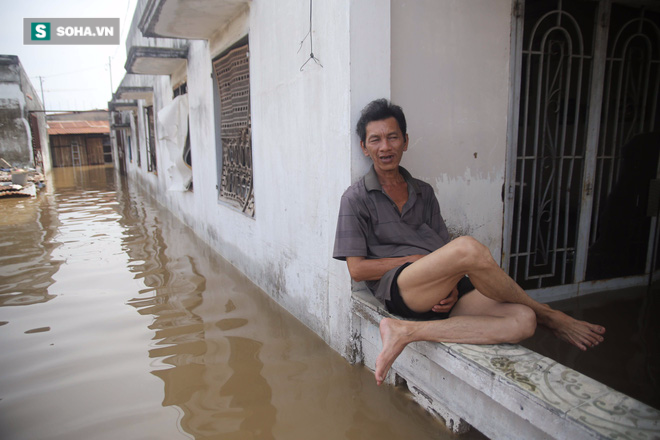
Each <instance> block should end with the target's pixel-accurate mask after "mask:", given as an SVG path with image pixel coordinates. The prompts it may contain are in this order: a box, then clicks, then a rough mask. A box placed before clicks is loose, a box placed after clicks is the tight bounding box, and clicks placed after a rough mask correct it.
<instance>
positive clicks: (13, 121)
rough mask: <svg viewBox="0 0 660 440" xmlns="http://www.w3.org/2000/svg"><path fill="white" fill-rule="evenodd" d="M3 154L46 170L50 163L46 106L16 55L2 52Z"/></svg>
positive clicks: (0, 149)
mask: <svg viewBox="0 0 660 440" xmlns="http://www.w3.org/2000/svg"><path fill="white" fill-rule="evenodd" d="M0 157H2V158H3V159H4V160H5V161H6V162H7V163H9V164H11V165H12V166H13V167H15V168H35V169H37V170H38V171H39V172H43V173H47V172H48V171H49V170H50V166H51V163H50V154H49V150H48V132H47V126H46V114H45V112H44V106H43V103H42V102H41V100H40V99H39V96H38V95H37V91H36V90H35V89H34V87H33V85H32V83H31V82H30V78H29V77H28V76H27V73H26V72H25V69H23V66H22V64H21V61H20V60H19V59H18V57H17V56H15V55H0ZM6 166H7V164H5V163H4V162H3V163H2V164H0V167H2V168H4V167H6Z"/></svg>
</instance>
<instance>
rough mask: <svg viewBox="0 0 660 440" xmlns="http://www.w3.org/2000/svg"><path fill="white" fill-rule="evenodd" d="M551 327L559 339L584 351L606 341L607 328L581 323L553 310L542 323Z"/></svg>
mask: <svg viewBox="0 0 660 440" xmlns="http://www.w3.org/2000/svg"><path fill="white" fill-rule="evenodd" d="M542 323H543V324H544V325H546V326H547V327H549V328H550V329H551V330H552V331H553V333H554V334H555V336H557V337H558V338H559V339H561V340H563V341H566V342H568V343H569V344H573V345H575V346H576V347H577V348H579V349H580V350H582V351H586V350H587V348H591V347H595V346H597V345H598V344H600V343H601V342H603V341H604V340H605V338H604V337H603V335H604V334H605V327H603V326H600V325H595V324H591V323H589V322H586V321H579V320H577V319H575V318H571V317H570V316H568V315H566V314H565V313H562V312H559V311H557V310H553V313H551V314H549V315H548V317H547V319H545V320H544V322H542Z"/></svg>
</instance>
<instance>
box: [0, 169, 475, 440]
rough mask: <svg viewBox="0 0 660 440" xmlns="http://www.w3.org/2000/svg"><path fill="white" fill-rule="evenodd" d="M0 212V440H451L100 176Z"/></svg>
mask: <svg viewBox="0 0 660 440" xmlns="http://www.w3.org/2000/svg"><path fill="white" fill-rule="evenodd" d="M1 202H3V203H5V202H6V204H4V205H3V206H2V212H3V215H2V217H1V219H0V237H1V238H0V240H1V242H0V261H1V266H0V275H1V278H2V282H1V283H0V350H2V353H3V355H2V356H1V357H0V438H3V439H8V440H9V439H12V440H14V439H15V440H18V439H30V440H36V439H46V438H48V439H72V438H94V439H106V438H107V439H119V438H158V439H176V438H196V439H202V438H203V439H248V438H255V439H271V438H280V439H312V438H313V439H340V438H342V439H343V438H347V439H373V438H378V439H401V438H415V439H427V438H428V439H430V438H434V439H437V438H451V436H450V434H449V433H448V431H447V430H446V428H445V427H444V426H441V425H440V424H439V423H438V422H437V421H436V420H434V419H433V418H432V417H431V416H430V415H429V414H427V413H425V412H424V411H423V410H422V409H421V408H419V407H418V406H417V405H416V404H415V403H414V402H412V401H411V399H410V398H409V396H408V395H407V393H406V392H405V391H404V390H403V389H400V388H394V387H381V388H378V387H376V385H375V382H374V378H373V375H372V373H371V372H369V371H368V370H367V369H365V368H364V367H362V366H351V365H349V364H348V363H347V362H346V361H345V360H344V359H343V358H342V357H341V356H340V355H339V354H337V353H336V352H334V351H333V350H332V349H330V348H329V347H328V346H327V345H326V344H325V342H324V341H323V340H322V339H321V338H319V337H318V336H316V335H315V334H314V333H313V332H311V331H310V330H308V329H307V328H306V327H304V326H303V325H302V324H300V323H299V321H297V320H296V319H294V318H293V317H292V316H291V315H290V314H289V313H288V312H286V311H285V310H284V309H282V308H281V307H280V306H278V305H277V304H276V303H275V302H274V301H272V300H271V299H270V298H268V297H267V296H266V295H265V294H264V293H263V292H262V291H261V290H259V289H258V288H257V287H255V286H254V285H253V284H252V283H251V282H249V281H248V280H247V279H246V278H245V277H244V276H243V275H242V274H241V273H239V272H238V271H236V270H235V269H234V268H233V267H232V266H230V265H229V264H228V263H227V262H226V261H224V260H223V259H222V258H220V257H219V256H218V255H217V254H216V253H215V252H214V251H212V250H211V249H210V248H209V247H207V246H206V245H205V244H204V243H203V242H201V241H200V240H199V239H198V238H197V237H196V236H194V234H192V233H191V232H190V231H189V230H188V229H187V228H186V227H184V226H183V225H182V224H181V223H179V222H178V221H177V220H176V219H175V218H174V217H173V216H172V215H171V214H170V213H168V212H167V211H165V210H163V209H161V208H160V207H158V206H157V205H156V204H155V203H154V202H152V201H151V200H149V199H148V197H147V196H144V195H142V194H140V193H138V192H136V191H135V190H134V189H129V188H128V187H127V185H126V184H125V182H124V181H123V180H121V179H118V178H117V177H116V174H115V170H114V169H113V168H109V167H105V166H96V167H88V168H85V167H83V168H57V169H55V170H54V172H53V179H52V181H49V185H48V187H47V189H46V190H44V191H42V192H41V193H40V194H39V196H38V197H36V198H30V199H11V200H2V201H1ZM7 203H8V204H7ZM9 204H10V205H11V206H9ZM10 213H11V214H10ZM464 438H480V434H479V433H478V432H475V431H473V432H471V433H470V434H468V436H467V437H464Z"/></svg>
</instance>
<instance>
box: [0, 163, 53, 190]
mask: <svg viewBox="0 0 660 440" xmlns="http://www.w3.org/2000/svg"><path fill="white" fill-rule="evenodd" d="M2 162H3V163H4V164H5V165H8V166H9V168H0V197H34V196H36V195H37V190H38V189H41V188H43V187H44V186H46V183H45V181H46V179H45V178H44V175H43V174H41V173H38V172H37V171H36V170H30V169H21V168H14V167H12V166H11V165H9V164H8V163H7V162H5V161H4V160H2Z"/></svg>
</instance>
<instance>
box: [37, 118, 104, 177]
mask: <svg viewBox="0 0 660 440" xmlns="http://www.w3.org/2000/svg"><path fill="white" fill-rule="evenodd" d="M48 136H49V137H50V148H51V156H52V158H53V167H71V166H81V165H103V164H106V163H112V151H111V146H110V122H109V120H108V112H107V111H105V110H97V111H93V112H74V113H65V114H59V115H48Z"/></svg>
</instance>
